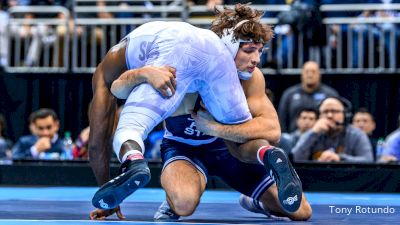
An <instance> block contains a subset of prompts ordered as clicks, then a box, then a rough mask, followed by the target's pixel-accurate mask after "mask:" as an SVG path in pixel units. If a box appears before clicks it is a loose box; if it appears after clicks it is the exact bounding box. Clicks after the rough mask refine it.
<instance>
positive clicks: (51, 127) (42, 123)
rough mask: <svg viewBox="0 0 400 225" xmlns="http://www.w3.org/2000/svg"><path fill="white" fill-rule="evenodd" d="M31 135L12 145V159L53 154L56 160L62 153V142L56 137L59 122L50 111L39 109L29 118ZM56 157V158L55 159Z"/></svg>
mask: <svg viewBox="0 0 400 225" xmlns="http://www.w3.org/2000/svg"><path fill="white" fill-rule="evenodd" d="M29 124H30V128H31V132H32V134H31V135H26V136H22V137H20V138H19V140H18V142H17V143H16V144H15V145H14V147H13V149H12V152H13V158H14V159H32V158H33V159H37V158H43V157H44V156H45V155H46V154H50V153H54V155H53V157H52V158H58V157H59V156H60V155H61V153H62V152H63V143H62V140H61V139H60V138H59V137H58V134H57V132H58V129H59V126H60V125H59V121H58V118H57V114H56V113H55V112H54V111H53V110H52V109H46V108H43V109H39V110H37V111H35V112H33V113H32V114H31V115H30V116H29ZM57 156H58V157H57Z"/></svg>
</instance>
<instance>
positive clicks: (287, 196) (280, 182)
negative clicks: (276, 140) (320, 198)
mask: <svg viewBox="0 0 400 225" xmlns="http://www.w3.org/2000/svg"><path fill="white" fill-rule="evenodd" d="M267 153H268V158H267V159H268V163H269V166H270V167H271V170H272V173H273V174H274V177H275V179H277V180H276V181H275V182H276V184H277V187H278V197H279V201H280V203H281V205H282V207H283V208H284V209H285V210H286V211H288V212H296V211H297V210H298V209H299V207H300V204H301V200H302V194H303V189H302V187H301V181H300V179H299V177H298V176H297V174H296V171H295V170H294V169H293V167H292V165H291V164H290V161H289V159H288V157H287V156H286V154H285V153H284V152H283V151H281V150H277V149H271V150H269V151H267Z"/></svg>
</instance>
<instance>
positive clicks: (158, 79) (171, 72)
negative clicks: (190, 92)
mask: <svg viewBox="0 0 400 225" xmlns="http://www.w3.org/2000/svg"><path fill="white" fill-rule="evenodd" d="M144 82H147V83H149V84H150V85H152V86H153V87H154V88H155V89H156V90H158V91H159V92H160V93H161V94H162V95H163V96H164V97H169V96H172V95H173V94H174V93H175V87H176V81H175V69H174V68H172V67H169V66H162V67H155V66H144V67H142V68H138V69H132V70H127V71H126V72H124V73H123V74H122V75H121V76H120V77H119V78H118V79H117V80H115V81H114V82H113V83H112V85H111V92H112V93H113V95H114V96H115V97H117V98H120V99H126V98H128V96H129V94H130V93H131V91H132V89H133V88H134V87H135V86H137V85H139V84H141V83H144ZM168 89H169V90H168Z"/></svg>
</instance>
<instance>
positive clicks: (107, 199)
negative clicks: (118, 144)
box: [92, 159, 151, 209]
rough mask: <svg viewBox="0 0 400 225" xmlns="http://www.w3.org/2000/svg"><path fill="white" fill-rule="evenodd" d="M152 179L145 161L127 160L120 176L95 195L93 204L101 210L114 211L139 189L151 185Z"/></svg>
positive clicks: (102, 187) (121, 168) (122, 166)
mask: <svg viewBox="0 0 400 225" xmlns="http://www.w3.org/2000/svg"><path fill="white" fill-rule="evenodd" d="M150 178H151V175H150V169H149V167H148V165H147V162H146V161H145V160H144V159H137V160H133V161H131V160H126V161H125V162H124V163H123V164H122V165H121V167H120V173H119V175H118V176H117V177H115V178H114V179H112V180H110V181H108V182H107V183H105V184H104V185H103V186H101V187H100V189H99V190H98V191H97V192H96V193H95V194H94V196H93V199H92V204H93V206H94V207H96V208H99V209H114V208H116V207H117V206H119V205H120V204H121V202H122V201H123V200H124V199H125V198H126V197H128V196H129V195H131V194H132V193H133V192H135V191H136V190H137V189H138V188H141V187H144V186H145V185H146V184H147V183H149V181H150Z"/></svg>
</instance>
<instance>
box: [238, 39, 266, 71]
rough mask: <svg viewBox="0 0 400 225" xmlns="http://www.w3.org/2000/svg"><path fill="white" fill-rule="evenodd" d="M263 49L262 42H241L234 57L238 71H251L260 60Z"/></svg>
mask: <svg viewBox="0 0 400 225" xmlns="http://www.w3.org/2000/svg"><path fill="white" fill-rule="evenodd" d="M263 49H264V45H263V44H262V43H251V42H249V43H243V44H242V45H241V46H240V47H239V50H238V52H237V54H236V57H235V64H236V68H237V69H238V70H239V71H243V72H249V73H253V71H254V69H255V68H256V66H257V64H258V63H259V62H260V57H261V53H262V51H263Z"/></svg>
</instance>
